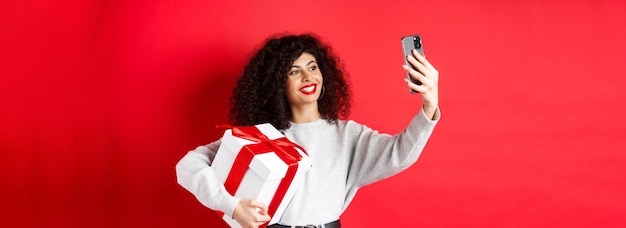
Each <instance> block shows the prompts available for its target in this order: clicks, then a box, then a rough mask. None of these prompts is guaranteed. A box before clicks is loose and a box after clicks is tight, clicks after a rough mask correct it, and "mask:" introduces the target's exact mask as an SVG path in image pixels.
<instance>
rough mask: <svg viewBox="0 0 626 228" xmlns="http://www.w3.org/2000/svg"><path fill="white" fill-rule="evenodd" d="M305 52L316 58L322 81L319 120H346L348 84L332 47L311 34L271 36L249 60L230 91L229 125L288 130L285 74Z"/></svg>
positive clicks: (348, 106) (289, 114)
mask: <svg viewBox="0 0 626 228" xmlns="http://www.w3.org/2000/svg"><path fill="white" fill-rule="evenodd" d="M304 52H306V53H309V54H311V55H313V56H314V57H315V59H316V61H317V64H318V66H319V69H320V71H321V73H322V76H323V79H324V80H323V87H324V90H322V92H323V94H322V95H320V99H319V100H318V102H317V103H318V109H319V112H320V115H321V117H322V118H324V119H326V120H328V121H330V122H334V121H336V120H337V119H346V118H347V117H348V115H349V112H350V104H351V99H352V92H351V84H350V83H349V81H348V80H347V77H348V75H347V73H345V72H344V69H343V64H342V63H341V61H340V60H339V58H338V57H337V56H336V55H335V54H334V53H333V51H332V49H331V47H330V46H329V45H327V44H324V43H322V42H321V41H320V39H318V38H317V36H316V35H314V34H301V35H274V36H272V37H270V38H269V39H267V40H266V41H265V43H264V45H263V46H262V47H261V48H260V49H258V50H257V51H256V53H255V54H254V55H253V56H252V57H251V58H250V61H249V63H248V65H247V66H246V67H245V68H244V70H243V74H242V75H241V77H240V78H239V81H238V82H237V85H236V87H235V88H234V90H233V95H232V97H231V98H230V102H231V109H230V115H229V119H230V122H231V124H234V125H238V126H246V125H254V124H260V123H271V124H272V125H274V127H276V128H277V129H281V130H284V129H287V128H289V126H290V125H289V120H290V118H291V109H290V108H289V103H288V101H287V97H286V93H285V87H286V84H287V74H288V72H289V69H290V68H291V65H292V64H293V62H294V61H295V60H296V59H297V58H298V57H300V55H302V53H304Z"/></svg>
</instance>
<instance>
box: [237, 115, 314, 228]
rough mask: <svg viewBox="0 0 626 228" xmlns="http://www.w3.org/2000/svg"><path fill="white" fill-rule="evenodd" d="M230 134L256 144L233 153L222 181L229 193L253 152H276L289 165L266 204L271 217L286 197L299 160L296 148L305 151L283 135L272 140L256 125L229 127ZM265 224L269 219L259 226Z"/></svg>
mask: <svg viewBox="0 0 626 228" xmlns="http://www.w3.org/2000/svg"><path fill="white" fill-rule="evenodd" d="M232 135H233V136H235V137H238V138H242V139H245V140H249V141H253V142H256V144H249V145H245V146H243V147H242V148H241V150H240V151H239V154H237V157H235V161H234V162H233V166H232V168H231V169H230V172H229V173H228V177H226V181H225V182H224V186H225V187H226V190H227V191H228V192H229V193H230V194H231V195H235V192H236V191H237V188H239V185H240V184H241V181H242V180H243V176H244V175H245V174H246V171H247V170H248V166H249V164H250V163H251V162H252V159H253V158H254V156H255V155H257V154H264V153H269V152H275V154H276V155H277V156H278V157H279V158H280V159H281V160H282V161H283V162H285V164H287V165H288V166H289V167H288V169H287V173H286V174H285V177H284V178H283V179H282V180H281V181H280V184H279V185H278V188H277V189H276V193H275V194H274V197H272V201H271V202H270V204H269V207H268V214H269V215H270V217H273V216H274V214H275V213H276V210H278V206H279V204H280V201H281V200H282V199H283V198H284V197H285V194H287V190H288V189H289V185H290V184H291V182H292V181H293V179H294V177H295V175H296V172H297V171H298V161H300V160H302V155H300V153H299V152H298V151H297V150H296V148H297V149H300V150H301V151H302V152H304V153H305V154H306V151H305V150H304V148H302V147H301V146H300V145H298V144H295V143H293V142H291V141H289V140H288V139H287V138H286V137H281V138H278V139H274V140H271V139H269V138H268V137H267V136H266V135H264V134H263V133H261V131H259V129H258V128H256V127H255V126H240V127H232ZM267 224H268V223H266V224H264V225H263V226H262V227H265V226H267Z"/></svg>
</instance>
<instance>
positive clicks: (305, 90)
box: [300, 84, 317, 95]
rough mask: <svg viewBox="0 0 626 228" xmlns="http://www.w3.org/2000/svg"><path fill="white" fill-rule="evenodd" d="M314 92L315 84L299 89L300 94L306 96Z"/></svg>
mask: <svg viewBox="0 0 626 228" xmlns="http://www.w3.org/2000/svg"><path fill="white" fill-rule="evenodd" d="M316 90H317V85H315V84H310V85H306V86H304V87H302V88H300V92H301V93H303V94H306V95H311V94H314V93H315V91H316Z"/></svg>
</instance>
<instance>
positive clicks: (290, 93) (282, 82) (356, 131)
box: [176, 34, 440, 227]
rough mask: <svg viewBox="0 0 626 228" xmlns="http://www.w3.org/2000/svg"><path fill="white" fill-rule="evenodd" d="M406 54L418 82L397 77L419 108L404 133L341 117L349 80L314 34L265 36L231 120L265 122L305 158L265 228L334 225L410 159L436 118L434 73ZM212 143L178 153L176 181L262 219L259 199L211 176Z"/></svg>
mask: <svg viewBox="0 0 626 228" xmlns="http://www.w3.org/2000/svg"><path fill="white" fill-rule="evenodd" d="M407 58H408V61H409V63H411V65H413V66H414V67H415V69H417V70H413V69H412V68H410V67H409V66H403V67H404V70H405V71H406V72H407V73H409V74H410V75H411V77H413V78H415V79H417V80H419V81H420V82H421V83H422V84H421V85H416V84H413V83H411V82H410V81H409V80H406V79H405V83H406V85H407V86H408V88H410V89H413V90H415V91H418V92H419V93H420V95H421V97H422V100H423V102H422V103H423V106H422V109H421V111H420V112H419V113H418V114H417V115H416V116H415V117H413V119H412V120H411V122H410V123H409V125H408V126H407V128H406V129H405V130H404V131H402V132H401V133H399V134H397V135H393V136H392V135H388V134H381V133H379V132H377V131H375V130H372V129H370V128H368V127H366V126H365V125H361V124H359V123H356V122H354V121H349V120H345V118H347V116H348V112H349V109H350V98H351V93H350V84H349V82H348V81H347V80H346V75H345V74H344V72H343V68H342V65H341V63H340V61H339V60H338V58H336V57H335V55H334V54H333V52H332V50H331V49H330V47H329V46H327V45H325V44H324V43H322V42H320V41H319V39H317V38H316V37H315V36H314V35H310V34H305V35H285V36H279V37H272V38H270V39H268V40H267V41H266V42H265V44H264V45H263V46H262V47H261V48H260V49H259V50H258V51H257V52H256V54H255V55H254V56H252V58H251V59H250V62H249V64H248V65H247V66H246V67H245V69H244V72H243V75H242V76H241V78H240V79H239V81H238V83H237V86H236V87H235V89H234V91H233V96H232V98H231V102H232V108H231V110H230V119H231V122H232V124H233V125H254V124H260V123H267V122H269V123H271V124H272V125H274V126H275V127H276V128H277V129H279V130H281V131H282V132H283V133H284V134H285V136H286V137H287V138H288V139H289V140H291V141H293V142H295V143H297V144H299V145H301V146H302V147H304V149H305V150H306V151H307V152H308V154H309V156H310V157H311V159H312V161H313V167H312V168H311V169H309V171H308V172H307V173H306V177H305V179H304V183H303V185H302V186H299V188H298V191H297V192H296V194H295V196H294V197H293V199H292V201H291V202H290V204H289V206H288V207H287V209H286V210H285V213H284V215H283V217H282V219H281V221H280V222H279V223H278V224H275V225H272V226H270V227H291V226H304V225H307V224H313V225H322V224H323V225H325V227H340V224H339V217H340V216H341V214H342V213H343V211H344V210H345V209H346V208H347V206H348V204H349V203H350V202H351V201H352V199H353V198H354V196H355V194H356V191H357V190H358V189H359V188H360V187H362V186H365V185H368V184H371V183H374V182H376V181H379V180H382V179H384V178H387V177H390V176H392V175H394V174H397V173H399V172H401V171H403V170H405V169H407V168H408V167H409V166H410V165H412V164H413V163H415V161H416V160H417V158H418V157H419V155H420V153H421V151H422V149H423V148H424V146H425V145H426V142H427V140H428V138H429V137H430V135H431V133H432V131H433V129H434V127H435V125H436V123H437V121H438V120H439V116H440V114H439V110H438V102H439V101H438V99H439V97H438V91H437V89H438V85H437V84H438V77H439V75H438V74H439V73H438V72H437V70H436V69H435V68H434V67H433V66H432V65H431V64H430V63H429V62H428V61H427V60H426V59H425V58H424V57H422V56H421V55H419V54H417V53H416V52H414V53H413V56H407ZM219 146H220V140H217V141H215V142H213V143H210V144H208V145H206V146H200V147H198V148H196V149H195V150H193V151H190V152H189V153H188V154H187V155H185V156H184V157H183V158H182V159H181V160H180V161H179V163H178V164H177V166H176V171H177V177H178V182H179V183H180V184H181V185H182V186H183V187H185V188H186V189H187V190H189V191H190V192H192V193H193V194H194V195H195V196H196V197H197V198H198V200H199V201H200V202H201V203H203V204H204V205H205V206H207V207H209V208H211V209H214V210H219V211H222V212H224V213H226V214H227V215H230V216H232V217H233V218H234V219H235V220H236V221H237V222H238V223H239V224H241V225H242V227H258V226H260V225H262V224H264V223H266V222H267V221H269V220H270V217H269V215H268V214H267V207H266V205H263V204H262V203H260V202H257V201H254V200H251V199H238V198H235V197H233V196H231V195H230V194H228V192H226V190H225V188H224V186H223V184H221V183H220V182H219V181H218V180H217V179H216V177H215V175H214V173H213V170H212V169H211V167H210V166H209V165H210V164H211V161H212V160H213V158H214V156H215V152H216V151H217V149H218V148H219ZM285 225H286V226H285Z"/></svg>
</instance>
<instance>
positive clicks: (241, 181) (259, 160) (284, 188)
mask: <svg viewBox="0 0 626 228" xmlns="http://www.w3.org/2000/svg"><path fill="white" fill-rule="evenodd" d="M211 167H212V168H213V169H214V170H215V175H216V176H217V179H219V180H220V181H221V182H222V183H224V186H225V187H226V190H227V191H228V192H229V193H230V194H231V195H233V196H235V197H237V198H240V199H254V200H257V201H259V202H262V203H264V204H265V205H267V207H268V213H269V215H270V216H271V217H272V219H271V221H270V222H269V223H266V225H271V224H274V223H277V222H279V221H280V218H281V217H282V214H283V213H284V212H285V208H286V207H287V205H288V204H289V202H290V201H291V198H292V197H293V195H294V194H295V192H296V190H297V187H298V186H300V185H301V183H302V181H303V178H304V174H305V173H306V172H307V171H308V169H309V168H310V167H311V160H310V158H309V157H308V155H307V154H306V151H305V150H304V149H303V148H302V147H300V146H299V145H297V144H295V143H293V142H291V141H289V140H288V139H287V138H286V137H285V136H284V135H283V134H282V133H280V132H279V131H278V130H276V128H274V127H273V126H272V125H271V124H269V123H266V124H259V125H255V126H244V127H232V128H231V129H228V130H226V131H225V132H224V136H223V137H222V143H221V145H220V148H219V149H218V151H217V153H216V155H215V158H214V160H213V162H212V165H211ZM222 218H223V219H224V221H226V222H227V223H228V224H229V225H230V226H231V227H240V226H239V224H238V223H237V222H236V221H235V220H234V219H232V218H231V217H230V216H229V215H223V216H222Z"/></svg>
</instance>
